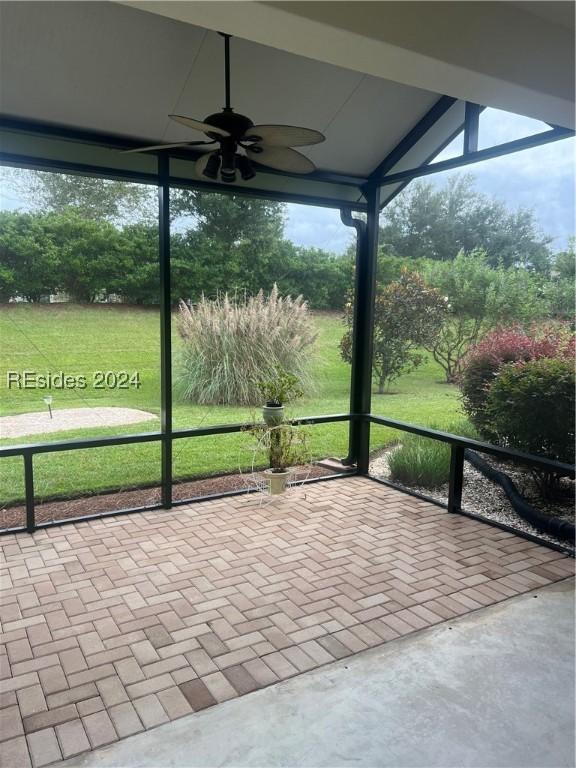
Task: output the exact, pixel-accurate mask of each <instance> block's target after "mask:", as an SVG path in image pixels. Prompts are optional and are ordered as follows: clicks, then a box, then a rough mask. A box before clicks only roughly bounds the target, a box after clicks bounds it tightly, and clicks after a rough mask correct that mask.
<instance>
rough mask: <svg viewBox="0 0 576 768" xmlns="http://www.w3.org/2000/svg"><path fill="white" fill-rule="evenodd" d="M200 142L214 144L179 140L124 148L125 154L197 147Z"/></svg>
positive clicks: (207, 142)
mask: <svg viewBox="0 0 576 768" xmlns="http://www.w3.org/2000/svg"><path fill="white" fill-rule="evenodd" d="M201 144H214V142H213V141H179V142H178V143H176V144H152V146H150V147H138V148H137V149H124V150H123V153H124V154H125V155H129V154H133V153H134V152H151V151H152V150H153V149H174V148H175V147H198V146H200V145H201Z"/></svg>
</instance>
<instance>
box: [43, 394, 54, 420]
mask: <svg viewBox="0 0 576 768" xmlns="http://www.w3.org/2000/svg"><path fill="white" fill-rule="evenodd" d="M43 400H44V402H45V403H46V405H47V406H48V413H49V414H50V418H51V419H52V418H53V416H52V400H53V398H52V395H46V397H44V398H43Z"/></svg>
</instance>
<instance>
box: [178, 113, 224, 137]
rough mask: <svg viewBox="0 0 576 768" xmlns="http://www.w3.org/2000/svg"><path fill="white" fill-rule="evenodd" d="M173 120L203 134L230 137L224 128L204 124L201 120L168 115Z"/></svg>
mask: <svg viewBox="0 0 576 768" xmlns="http://www.w3.org/2000/svg"><path fill="white" fill-rule="evenodd" d="M168 117H169V118H170V119H171V120H175V121H176V122H177V123H181V124H182V125H185V126H186V127H187V128H194V130H195V131H202V133H217V134H218V135H219V136H230V134H229V133H228V131H225V130H224V129H223V128H218V127H217V126H215V125H210V123H203V122H202V121H201V120H194V119H193V118H192V117H184V116H183V115H168Z"/></svg>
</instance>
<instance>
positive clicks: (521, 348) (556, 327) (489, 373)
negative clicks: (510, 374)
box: [459, 322, 574, 440]
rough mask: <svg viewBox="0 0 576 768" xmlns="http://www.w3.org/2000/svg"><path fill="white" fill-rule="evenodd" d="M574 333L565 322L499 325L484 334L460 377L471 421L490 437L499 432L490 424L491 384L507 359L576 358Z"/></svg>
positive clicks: (468, 357)
mask: <svg viewBox="0 0 576 768" xmlns="http://www.w3.org/2000/svg"><path fill="white" fill-rule="evenodd" d="M573 350H574V335H573V333H572V331H571V330H570V328H569V327H568V326H567V325H566V324H564V323H557V322H556V323H554V322H552V323H545V324H540V325H539V326H536V325H534V326H532V328H531V329H530V331H529V332H527V331H525V330H523V329H522V328H518V327H511V328H497V329H495V330H494V331H491V332H490V333H488V334H487V335H486V336H484V338H483V339H481V341H480V342H479V343H478V344H476V345H475V346H474V347H472V349H471V350H470V351H469V352H468V354H467V355H466V357H465V358H464V361H463V364H462V367H461V373H460V378H459V385H460V390H461V392H462V404H463V406H464V411H465V412H466V414H467V416H468V418H469V419H470V421H471V422H472V423H473V424H474V425H475V426H476V428H477V429H479V430H480V432H481V433H482V435H483V436H484V437H486V438H488V439H489V440H495V439H497V438H496V435H495V433H494V431H493V430H492V429H491V428H490V419H489V417H488V415H487V413H486V404H487V400H488V393H489V391H490V387H491V385H492V383H493V382H494V380H495V377H496V375H497V373H498V371H499V370H500V368H501V367H502V366H503V365H505V364H506V363H519V362H521V361H527V360H536V359H539V358H552V357H553V358H558V359H567V360H568V359H572V360H573V359H574V351H573Z"/></svg>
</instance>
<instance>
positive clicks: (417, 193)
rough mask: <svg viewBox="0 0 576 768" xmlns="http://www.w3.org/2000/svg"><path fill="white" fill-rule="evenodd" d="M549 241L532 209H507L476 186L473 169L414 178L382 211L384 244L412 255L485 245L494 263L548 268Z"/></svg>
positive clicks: (444, 257) (444, 255)
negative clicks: (435, 180) (441, 177)
mask: <svg viewBox="0 0 576 768" xmlns="http://www.w3.org/2000/svg"><path fill="white" fill-rule="evenodd" d="M550 241H551V238H547V237H543V236H542V235H541V234H540V233H539V232H538V231H537V227H536V223H535V221H534V214H533V212H532V211H531V210H527V209H519V210H517V211H508V210H507V208H506V206H505V205H504V204H503V203H502V202H501V201H499V200H496V199H493V198H489V197H487V196H486V195H483V194H481V193H479V192H477V191H476V190H475V189H474V177H473V176H472V175H470V174H464V175H463V174H459V175H456V176H453V177H452V178H451V179H449V180H448V181H447V182H446V184H445V185H444V186H443V187H436V186H435V185H433V184H432V183H430V182H426V181H418V182H415V183H414V184H411V185H410V186H409V187H408V188H407V189H406V190H405V191H404V192H402V193H401V194H400V195H399V196H398V197H397V198H396V200H395V201H394V202H393V203H391V204H390V205H389V206H387V207H386V208H385V209H384V211H383V213H382V217H381V228H380V243H381V246H382V249H383V250H384V251H385V252H386V253H388V254H391V255H396V256H403V257H406V258H410V259H414V258H427V259H434V260H438V261H451V260H453V259H454V258H455V256H456V254H457V253H459V252H460V251H463V252H464V253H471V252H473V251H474V250H476V249H482V250H483V251H484V253H485V254H486V260H487V263H488V264H489V265H490V266H493V267H496V266H498V265H499V264H501V265H503V266H508V267H510V266H523V267H525V268H526V269H529V270H532V271H537V272H544V273H546V272H547V271H548V269H549V266H550V251H549V243H550Z"/></svg>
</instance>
